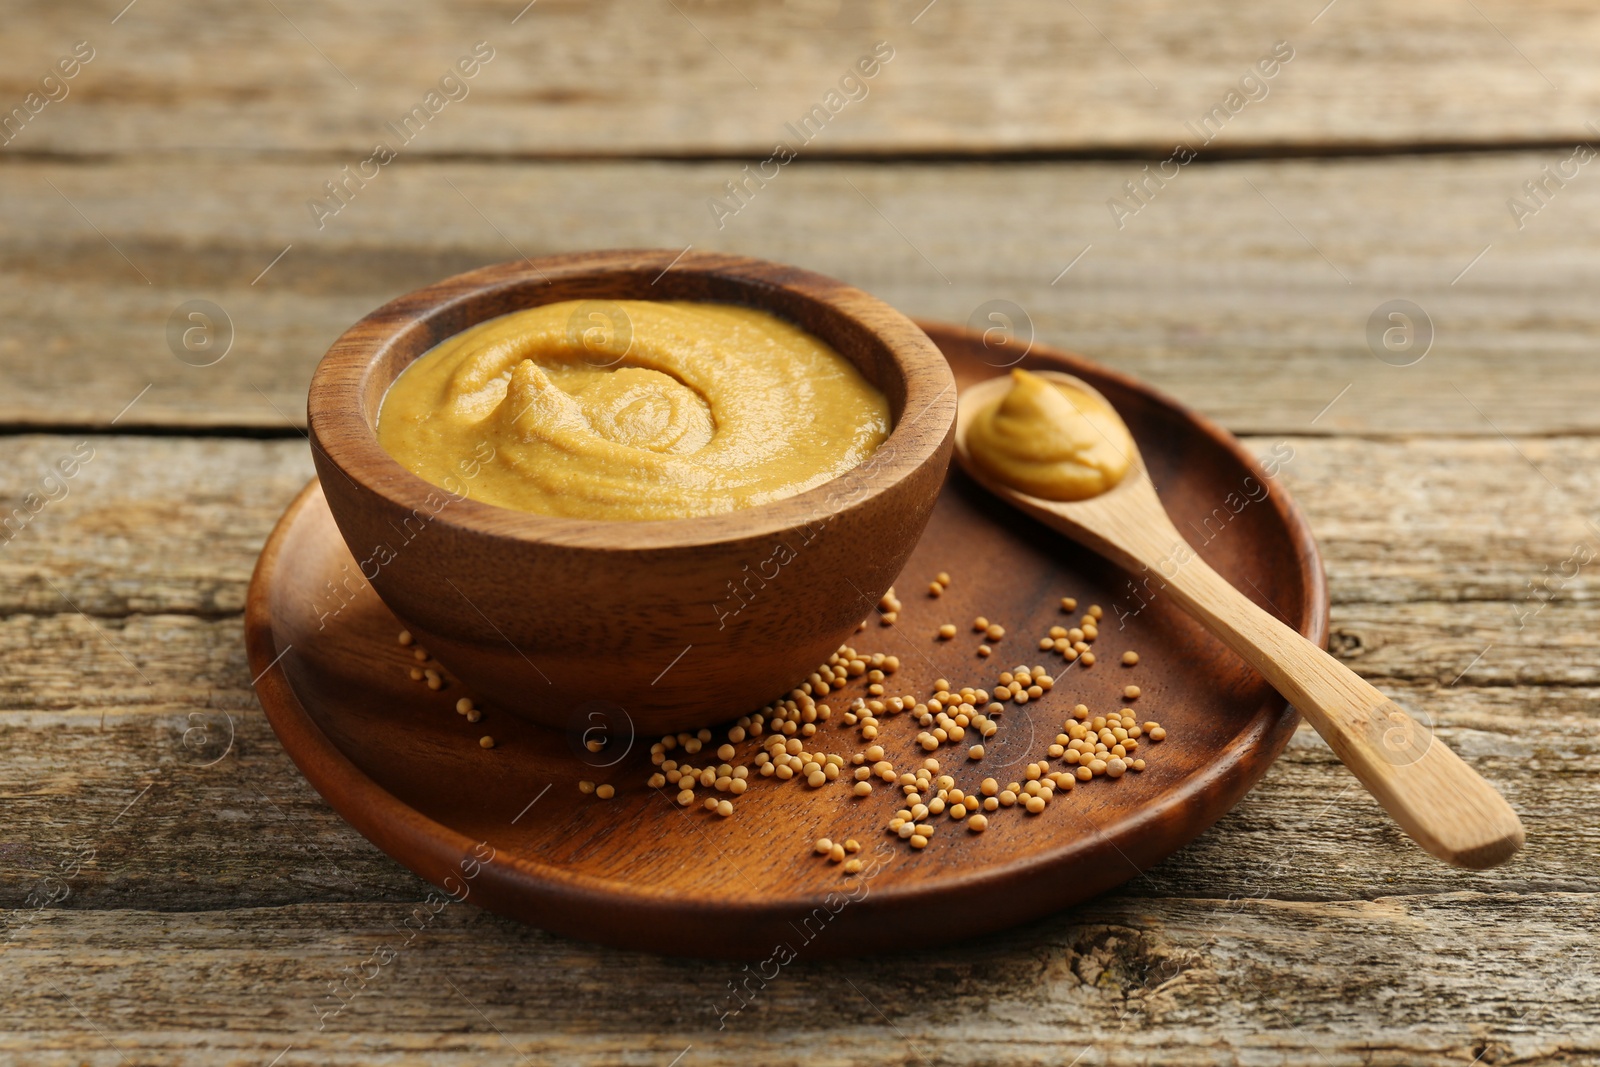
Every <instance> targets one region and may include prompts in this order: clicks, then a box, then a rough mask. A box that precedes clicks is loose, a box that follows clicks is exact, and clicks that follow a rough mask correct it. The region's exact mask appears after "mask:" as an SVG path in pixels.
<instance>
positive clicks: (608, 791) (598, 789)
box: [594, 783, 617, 800]
mask: <svg viewBox="0 0 1600 1067" xmlns="http://www.w3.org/2000/svg"><path fill="white" fill-rule="evenodd" d="M594 795H595V796H597V797H599V798H600V799H601V800H610V799H611V798H612V797H614V796H616V795H617V787H616V786H614V785H611V784H610V783H607V784H606V785H600V786H595V790H594Z"/></svg>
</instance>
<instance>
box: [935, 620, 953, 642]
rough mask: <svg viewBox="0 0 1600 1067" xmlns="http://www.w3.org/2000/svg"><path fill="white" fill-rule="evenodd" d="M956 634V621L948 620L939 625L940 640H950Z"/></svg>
mask: <svg viewBox="0 0 1600 1067" xmlns="http://www.w3.org/2000/svg"><path fill="white" fill-rule="evenodd" d="M955 635H956V627H955V623H951V622H947V623H945V624H944V625H943V626H941V627H939V640H941V641H948V640H950V639H951V638H952V637H954V636H955Z"/></svg>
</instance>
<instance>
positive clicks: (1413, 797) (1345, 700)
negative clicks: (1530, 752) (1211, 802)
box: [1104, 513, 1523, 869]
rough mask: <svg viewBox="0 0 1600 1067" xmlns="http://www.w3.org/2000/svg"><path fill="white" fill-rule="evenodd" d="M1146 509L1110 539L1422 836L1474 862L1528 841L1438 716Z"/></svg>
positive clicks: (1497, 858) (1481, 863)
mask: <svg viewBox="0 0 1600 1067" xmlns="http://www.w3.org/2000/svg"><path fill="white" fill-rule="evenodd" d="M1160 517H1161V519H1162V520H1165V519H1166V515H1165V514H1164V513H1162V514H1161V516H1160ZM1144 518H1145V521H1144V522H1142V523H1140V524H1138V525H1137V526H1130V525H1123V526H1122V529H1120V530H1119V531H1118V532H1119V534H1120V535H1121V536H1119V537H1118V538H1117V539H1116V542H1115V543H1107V544H1105V546H1104V548H1105V549H1108V550H1110V553H1109V554H1111V555H1112V556H1113V557H1114V558H1116V557H1121V560H1122V562H1124V563H1127V562H1130V561H1131V562H1133V563H1135V564H1138V565H1143V566H1146V567H1149V568H1150V570H1151V571H1152V572H1153V573H1156V574H1160V575H1161V576H1162V578H1164V579H1165V581H1166V582H1167V585H1166V587H1165V590H1163V591H1165V592H1170V593H1171V594H1172V596H1173V598H1174V599H1175V600H1177V601H1178V602H1179V603H1180V604H1181V605H1182V606H1183V608H1184V609H1185V610H1186V611H1188V613H1189V614H1191V615H1193V616H1194V617H1195V618H1196V619H1198V620H1199V621H1200V622H1201V623H1203V624H1204V625H1205V626H1206V628H1207V629H1209V630H1210V631H1211V632H1212V633H1214V634H1216V635H1217V637H1219V638H1221V639H1222V641H1223V642H1224V643H1226V644H1227V645H1228V647H1229V648H1231V649H1233V650H1234V651H1235V652H1236V653H1238V654H1239V655H1240V656H1241V657H1242V658H1243V659H1245V660H1246V661H1247V662H1248V663H1249V664H1250V665H1251V666H1252V667H1254V668H1255V669H1256V670H1257V671H1259V672H1260V673H1261V674H1262V676H1263V677H1265V678H1266V679H1267V681H1268V682H1270V683H1271V684H1272V687H1273V688H1274V689H1276V690H1277V691H1278V692H1280V693H1282V694H1283V695H1284V696H1285V697H1286V698H1288V700H1289V702H1290V703H1291V704H1293V705H1294V706H1295V707H1296V708H1297V709H1299V711H1300V713H1301V714H1302V715H1304V716H1305V718H1306V720H1307V721H1309V722H1310V723H1311V725H1312V726H1313V727H1315V728H1316V731H1317V733H1319V734H1321V735H1322V737H1323V739H1324V740H1326V741H1327V742H1328V745H1329V747H1331V748H1332V749H1333V751H1334V753H1335V754H1336V755H1338V757H1339V759H1340V760H1342V761H1343V762H1344V764H1345V766H1347V767H1349V768H1350V770H1351V771H1352V772H1353V773H1354V774H1355V776H1356V777H1357V778H1358V779H1360V781H1361V784H1362V785H1364V786H1366V787H1367V789H1368V790H1369V791H1370V792H1371V793H1372V795H1373V796H1375V797H1377V798H1378V802H1379V803H1380V804H1382V805H1383V806H1384V808H1385V809H1386V810H1387V811H1388V812H1389V814H1390V815H1392V816H1394V819H1395V821H1396V822H1398V823H1399V824H1400V826H1401V827H1402V828H1403V829H1404V830H1405V831H1406V833H1408V834H1410V835H1411V837H1412V838H1413V839H1414V840H1415V841H1416V842H1417V844H1418V845H1420V846H1422V848H1423V849H1424V850H1426V851H1427V852H1429V853H1430V854H1432V855H1434V856H1437V857H1438V858H1439V859H1442V860H1444V861H1445V862H1447V863H1452V864H1455V865H1456V866H1459V867H1470V868H1475V869H1482V868H1487V867H1493V866H1495V865H1496V864H1499V863H1503V862H1505V861H1506V860H1507V859H1509V858H1511V856H1512V854H1513V853H1515V852H1516V851H1517V849H1519V848H1521V847H1522V840H1523V833H1522V823H1521V821H1520V820H1519V819H1518V818H1517V814H1516V812H1515V811H1513V810H1512V809H1511V805H1509V804H1507V803H1506V801H1505V798H1503V797H1502V796H1501V795H1500V794H1499V793H1497V792H1496V791H1495V789H1494V787H1493V786H1492V785H1490V784H1489V783H1488V782H1487V781H1485V780H1484V779H1483V777H1482V776H1481V775H1479V774H1478V772H1477V771H1475V770H1473V769H1472V768H1471V767H1469V766H1468V765H1467V764H1466V763H1464V762H1463V761H1462V760H1461V757H1460V756H1457V755H1456V754H1455V753H1454V752H1453V751H1451V749H1450V747H1449V746H1448V745H1446V744H1445V743H1444V742H1443V741H1442V740H1440V739H1439V738H1437V737H1435V736H1434V733H1433V729H1432V727H1431V725H1430V724H1428V723H1425V722H1419V721H1417V720H1416V719H1414V718H1412V717H1411V716H1410V715H1408V714H1406V712H1405V711H1403V710H1401V708H1400V706H1399V705H1398V704H1396V703H1395V702H1394V701H1392V700H1390V699H1389V698H1388V697H1386V696H1384V695H1383V693H1381V692H1379V691H1378V690H1377V689H1376V688H1374V687H1373V686H1372V685H1370V684H1369V683H1368V682H1366V681H1365V680H1363V679H1362V678H1361V677H1359V676H1358V675H1357V674H1356V673H1355V672H1354V671H1352V670H1351V669H1350V668H1348V667H1346V666H1345V665H1344V664H1342V663H1340V662H1339V661H1338V660H1336V659H1335V658H1334V657H1333V656H1331V655H1329V654H1328V653H1327V652H1325V651H1323V650H1322V649H1320V648H1318V647H1316V646H1315V645H1313V644H1312V643H1311V642H1310V641H1308V640H1306V639H1305V638H1304V637H1303V636H1301V635H1300V634H1299V633H1298V632H1296V631H1295V630H1293V629H1291V628H1290V627H1289V626H1287V625H1285V624H1284V623H1282V622H1281V621H1279V620H1278V619H1277V618H1275V617H1274V616H1272V615H1270V614H1268V613H1267V612H1266V611H1264V610H1263V609H1261V608H1260V607H1258V606H1256V604H1255V603H1254V602H1253V601H1251V600H1250V599H1249V598H1248V597H1246V596H1245V595H1244V594H1243V593H1241V592H1239V590H1238V589H1236V588H1234V586H1233V585H1232V584H1231V583H1229V582H1228V581H1227V580H1226V579H1225V578H1223V577H1222V576H1221V575H1220V574H1218V573H1217V572H1216V571H1214V570H1212V569H1211V567H1209V566H1208V565H1207V564H1206V562H1205V561H1204V560H1202V559H1201V558H1200V557H1199V555H1197V554H1196V553H1195V551H1194V549H1193V548H1191V547H1190V546H1189V545H1188V543H1187V542H1186V541H1184V540H1183V536H1182V535H1181V534H1180V533H1178V531H1177V529H1176V528H1174V527H1173V526H1172V524H1171V523H1170V522H1168V521H1161V522H1152V521H1150V517H1149V516H1145V517H1144ZM1169 571H1171V572H1172V573H1168V572H1169ZM1158 595H1159V594H1158Z"/></svg>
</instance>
